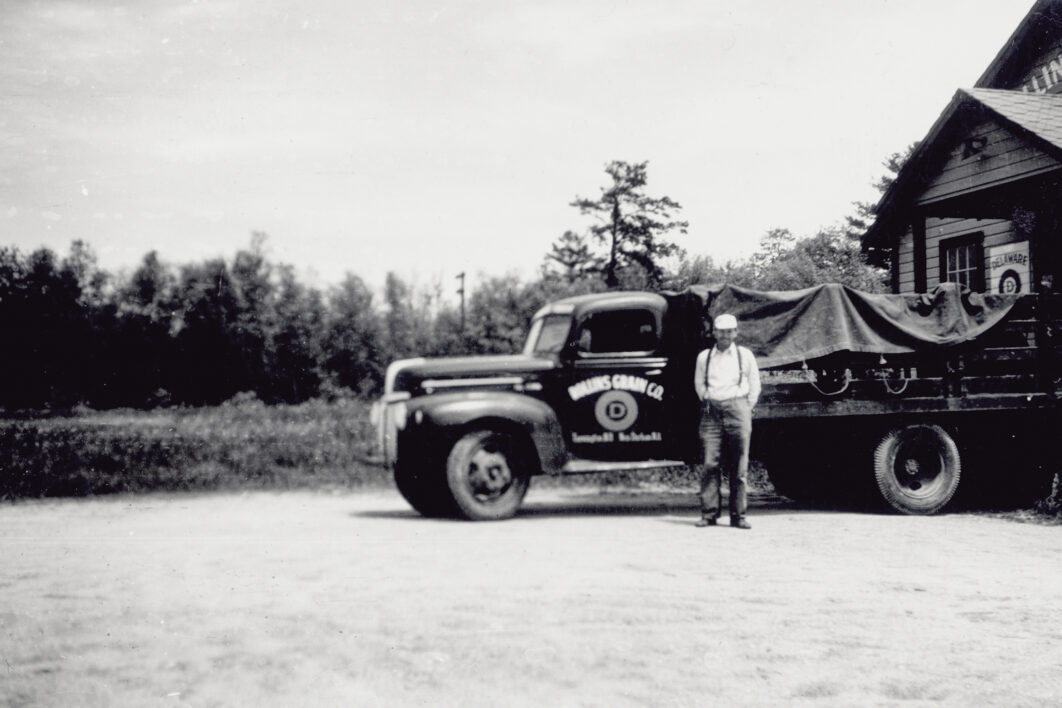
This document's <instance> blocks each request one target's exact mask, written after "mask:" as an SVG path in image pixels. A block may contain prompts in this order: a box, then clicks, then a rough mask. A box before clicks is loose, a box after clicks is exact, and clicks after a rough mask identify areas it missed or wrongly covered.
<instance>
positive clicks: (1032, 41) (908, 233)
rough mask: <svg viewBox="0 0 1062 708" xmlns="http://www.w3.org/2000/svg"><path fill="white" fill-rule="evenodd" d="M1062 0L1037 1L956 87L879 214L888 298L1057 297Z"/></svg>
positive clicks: (873, 241)
mask: <svg viewBox="0 0 1062 708" xmlns="http://www.w3.org/2000/svg"><path fill="white" fill-rule="evenodd" d="M1060 240H1062V0H1038V1H1037V2H1036V3H1035V4H1034V5H1033V7H1032V9H1031V10H1030V11H1029V13H1028V14H1027V15H1026V16H1025V18H1024V19H1023V20H1022V22H1021V24H1020V25H1019V26H1018V28H1017V29H1016V30H1015V31H1014V33H1013V34H1012V35H1011V37H1010V38H1009V39H1008V40H1007V43H1006V44H1005V45H1004V46H1003V48H1002V49H1001V50H1000V52H999V53H998V55H997V56H996V58H995V59H994V60H993V61H992V63H991V64H990V65H989V67H988V68H987V69H986V70H985V72H984V74H982V76H981V78H980V79H979V80H978V81H977V83H976V84H975V85H974V86H973V87H972V88H965V89H959V90H958V91H956V92H955V95H954V96H953V97H952V99H951V102H950V103H948V105H947V107H946V108H945V109H944V111H943V113H942V114H941V115H940V117H939V118H938V119H937V121H936V122H935V123H934V124H933V126H932V127H931V128H930V130H929V133H928V134H927V135H926V136H925V137H924V138H923V139H922V140H921V142H920V143H919V144H918V147H917V148H916V149H915V150H914V152H913V153H912V155H911V157H910V159H909V160H908V161H907V163H906V164H905V165H904V166H903V168H902V169H901V170H900V172H899V174H898V175H897V177H896V180H895V182H894V183H893V184H892V185H891V187H890V188H889V189H888V190H887V191H886V193H885V194H884V195H883V196H882V198H881V201H880V202H879V203H878V206H877V219H876V221H875V223H874V225H873V226H872V227H871V228H870V229H869V231H868V232H867V234H866V236H865V239H864V245H865V247H867V248H869V249H879V250H880V251H882V252H888V253H889V254H890V259H891V276H892V289H893V292H897V293H912V292H926V291H927V290H930V289H932V288H933V287H934V286H936V285H937V284H938V283H941V282H947V281H954V282H959V283H962V284H964V285H967V286H969V287H970V288H971V289H973V290H977V291H980V292H1017V293H1035V292H1045V291H1050V290H1051V288H1052V287H1053V288H1054V291H1056V292H1057V291H1058V290H1060V289H1062V282H1060V278H1062V244H1060Z"/></svg>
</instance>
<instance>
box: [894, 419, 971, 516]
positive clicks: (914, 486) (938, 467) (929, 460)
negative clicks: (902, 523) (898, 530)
mask: <svg viewBox="0 0 1062 708" xmlns="http://www.w3.org/2000/svg"><path fill="white" fill-rule="evenodd" d="M961 468H962V465H961V464H960V461H959V448H958V447H957V446H956V445H955V441H954V440H952V439H951V436H949V435H948V434H947V433H946V432H944V430H943V429H942V428H940V427H939V426H936V425H928V424H916V425H908V426H907V427H905V428H898V429H896V430H893V431H892V432H890V433H889V434H888V435H886V436H885V437H884V438H883V439H882V441H881V443H879V444H878V449H877V451H876V452H875V454H874V477H875V479H876V480H877V483H878V489H879V490H880V491H881V495H882V497H884V498H885V501H886V502H888V504H889V505H890V506H891V507H892V508H893V509H896V510H897V511H900V512H903V513H904V514H934V513H936V512H938V511H940V510H941V509H943V508H944V506H946V505H947V503H948V502H949V501H951V498H952V497H953V496H954V495H955V490H957V489H958V488H959V477H960V476H961V472H962V469H961Z"/></svg>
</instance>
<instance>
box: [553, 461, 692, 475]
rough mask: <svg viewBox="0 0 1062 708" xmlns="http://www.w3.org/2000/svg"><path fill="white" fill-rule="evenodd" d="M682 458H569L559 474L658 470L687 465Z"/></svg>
mask: <svg viewBox="0 0 1062 708" xmlns="http://www.w3.org/2000/svg"><path fill="white" fill-rule="evenodd" d="M685 466H686V463H685V462H683V461H681V460H644V461H642V462H636V461H634V460H629V461H627V462H602V461H600V460H568V462H567V464H565V465H564V467H561V468H560V470H558V474H586V473H589V472H622V471H626V470H658V469H665V468H667V467H685Z"/></svg>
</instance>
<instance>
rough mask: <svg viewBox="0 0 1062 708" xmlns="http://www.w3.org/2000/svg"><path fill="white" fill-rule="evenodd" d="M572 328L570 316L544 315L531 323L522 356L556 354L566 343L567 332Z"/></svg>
mask: <svg viewBox="0 0 1062 708" xmlns="http://www.w3.org/2000/svg"><path fill="white" fill-rule="evenodd" d="M571 326H572V318H571V316H570V315H546V316H545V317H540V318H538V319H537V320H535V321H534V322H532V323H531V331H530V332H528V334H527V343H526V344H525V345H524V354H527V355H529V356H536V355H539V356H540V355H542V354H557V353H558V352H560V350H561V349H562V348H564V343H565V342H566V341H568V330H569V328H571Z"/></svg>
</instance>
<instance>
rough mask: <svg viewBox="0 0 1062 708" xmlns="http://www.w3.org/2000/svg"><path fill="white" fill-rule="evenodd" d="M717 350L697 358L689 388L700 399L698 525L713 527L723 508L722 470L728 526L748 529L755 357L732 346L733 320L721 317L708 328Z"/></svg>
mask: <svg viewBox="0 0 1062 708" xmlns="http://www.w3.org/2000/svg"><path fill="white" fill-rule="evenodd" d="M712 330H713V333H714V334H715V346H714V347H710V348H708V349H705V350H704V351H702V352H701V353H700V354H698V355H697V365H696V367H695V369H694V375H693V385H694V387H695V388H696V389H697V396H698V397H699V398H700V399H701V425H700V436H701V448H702V451H703V453H704V454H703V457H702V461H703V462H702V465H701V470H700V472H701V494H700V500H701V520H700V521H698V522H697V526H701V527H703V526H715V525H716V520H717V519H718V518H719V513H720V508H721V507H722V501H723V499H722V490H721V489H720V476H721V475H720V471H721V468H725V469H726V471H727V475H728V478H729V481H730V525H731V526H733V527H735V528H739V529H747V528H751V527H750V526H749V522H748V521H746V520H745V512H746V510H747V508H748V497H747V493H746V490H745V484H746V481H747V479H748V472H749V441H750V440H751V438H752V409H753V408H755V407H756V401H757V400H758V399H759V397H760V370H759V367H757V366H756V357H754V356H753V355H752V352H750V351H749V350H748V349H746V348H745V347H742V346H738V345H737V344H735V343H734V340H735V339H736V338H737V318H735V317H734V316H733V315H729V314H728V315H719V316H718V317H716V318H715V322H714V323H713V326H712Z"/></svg>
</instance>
